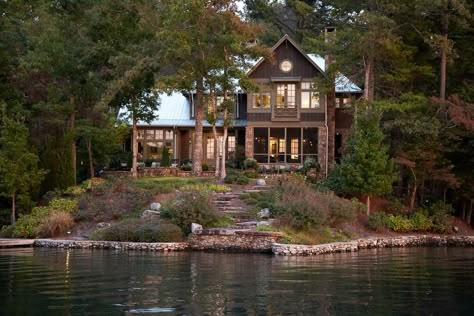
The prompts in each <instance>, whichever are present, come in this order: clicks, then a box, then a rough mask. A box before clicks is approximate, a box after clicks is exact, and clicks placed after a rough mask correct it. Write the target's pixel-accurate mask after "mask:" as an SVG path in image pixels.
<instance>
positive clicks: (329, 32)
mask: <svg viewBox="0 0 474 316" xmlns="http://www.w3.org/2000/svg"><path fill="white" fill-rule="evenodd" d="M335 39H336V28H335V27H333V26H326V27H325V28H324V42H325V43H331V42H334V40H335ZM324 61H325V67H326V69H328V67H329V65H330V64H331V63H333V62H334V59H333V56H331V55H329V54H326V55H325V56H324Z"/></svg>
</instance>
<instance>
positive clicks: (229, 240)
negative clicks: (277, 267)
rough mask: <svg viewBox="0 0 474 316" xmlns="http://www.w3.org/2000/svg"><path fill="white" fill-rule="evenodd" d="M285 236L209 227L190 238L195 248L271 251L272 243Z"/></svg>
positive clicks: (231, 250) (192, 247) (273, 233)
mask: <svg viewBox="0 0 474 316" xmlns="http://www.w3.org/2000/svg"><path fill="white" fill-rule="evenodd" d="M282 236H283V234H282V233H279V232H255V231H238V230H237V231H236V230H226V229H208V230H203V231H201V232H199V233H197V234H191V235H190V236H189V238H188V243H189V247H190V248H191V249H193V250H207V251H230V252H271V251H272V245H273V244H274V243H275V242H277V241H278V239H280V238H281V237H282Z"/></svg>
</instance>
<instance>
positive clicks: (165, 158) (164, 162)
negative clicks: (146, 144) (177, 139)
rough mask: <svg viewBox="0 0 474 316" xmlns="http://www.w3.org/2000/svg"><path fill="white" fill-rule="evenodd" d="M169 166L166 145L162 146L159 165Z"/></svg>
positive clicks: (168, 154)
mask: <svg viewBox="0 0 474 316" xmlns="http://www.w3.org/2000/svg"><path fill="white" fill-rule="evenodd" d="M169 166H170V150H169V149H168V147H166V146H164V147H163V151H162V153H161V167H169Z"/></svg>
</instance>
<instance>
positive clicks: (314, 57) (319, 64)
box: [247, 34, 363, 93]
mask: <svg viewBox="0 0 474 316" xmlns="http://www.w3.org/2000/svg"><path fill="white" fill-rule="evenodd" d="M286 40H287V41H288V42H290V43H291V44H292V45H293V46H294V47H295V48H296V49H297V50H298V51H299V52H300V53H301V55H303V56H304V57H305V58H306V59H307V60H308V61H309V62H310V63H311V64H312V65H313V66H314V67H315V68H316V69H317V70H319V71H320V72H321V73H323V74H324V73H325V72H326V62H325V60H324V58H323V57H321V56H320V55H318V54H306V53H305V52H304V51H303V50H302V49H301V47H300V46H299V45H298V44H297V43H296V42H295V41H294V40H293V39H292V38H291V37H290V36H289V35H288V34H285V36H283V37H282V38H281V39H280V40H279V41H278V42H277V43H276V44H275V45H273V47H272V52H274V51H275V50H276V49H277V48H278V47H279V46H280V45H281V44H283V43H284V41H286ZM264 60H265V59H264V58H263V57H260V58H259V59H258V60H257V61H255V64H254V65H253V66H252V68H250V70H249V71H248V72H247V75H250V74H251V73H252V72H253V71H254V70H255V69H257V68H258V66H260V65H261V64H262V63H263V61H264ZM335 88H336V93H362V92H363V91H362V89H361V88H359V87H358V86H357V85H356V84H355V83H353V82H352V81H351V80H350V79H349V78H347V77H346V76H344V75H343V74H341V73H338V74H337V76H336V79H335Z"/></svg>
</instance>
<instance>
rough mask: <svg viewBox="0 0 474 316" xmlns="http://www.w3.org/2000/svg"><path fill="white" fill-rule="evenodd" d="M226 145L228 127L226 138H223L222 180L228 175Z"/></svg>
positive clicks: (225, 133)
mask: <svg viewBox="0 0 474 316" xmlns="http://www.w3.org/2000/svg"><path fill="white" fill-rule="evenodd" d="M226 114H227V113H225V114H224V121H225V119H226V116H227V115H226ZM226 143H227V126H224V137H223V138H222V145H221V146H222V156H221V180H224V178H225V177H226V175H227V173H226V170H225V160H226Z"/></svg>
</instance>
